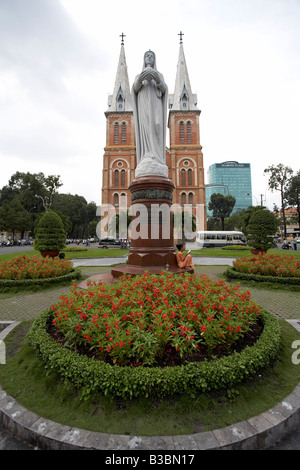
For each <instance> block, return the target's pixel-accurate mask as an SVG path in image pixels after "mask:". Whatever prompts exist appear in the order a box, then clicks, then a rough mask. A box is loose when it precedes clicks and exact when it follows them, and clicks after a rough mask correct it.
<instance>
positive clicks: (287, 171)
mask: <svg viewBox="0 0 300 470" xmlns="http://www.w3.org/2000/svg"><path fill="white" fill-rule="evenodd" d="M264 173H269V175H270V176H269V181H268V185H269V188H270V189H271V191H280V198H281V211H282V221H283V226H284V236H285V237H286V217H285V212H284V210H285V201H286V191H287V186H288V182H289V178H290V176H291V175H292V174H293V170H292V169H291V168H290V167H289V166H284V165H283V164H282V163H279V165H277V166H275V165H271V166H269V167H268V168H266V169H265V170H264Z"/></svg>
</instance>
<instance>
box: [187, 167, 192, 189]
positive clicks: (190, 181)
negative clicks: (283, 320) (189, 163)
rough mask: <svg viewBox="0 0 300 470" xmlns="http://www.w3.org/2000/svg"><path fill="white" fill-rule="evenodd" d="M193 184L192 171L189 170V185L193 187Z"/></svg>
mask: <svg viewBox="0 0 300 470" xmlns="http://www.w3.org/2000/svg"><path fill="white" fill-rule="evenodd" d="M192 184H193V179H192V169H191V168H189V169H188V185H189V186H192Z"/></svg>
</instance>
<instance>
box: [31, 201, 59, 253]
mask: <svg viewBox="0 0 300 470" xmlns="http://www.w3.org/2000/svg"><path fill="white" fill-rule="evenodd" d="M65 241H66V234H65V229H64V225H63V223H62V220H61V218H60V217H59V215H58V214H56V212H54V211H50V210H49V211H47V212H45V214H44V215H43V216H42V218H41V220H40V221H39V223H38V226H37V230H36V233H35V239H34V248H35V249H36V250H38V251H40V252H42V251H47V250H54V251H55V250H58V251H59V250H62V249H63V248H64V247H65Z"/></svg>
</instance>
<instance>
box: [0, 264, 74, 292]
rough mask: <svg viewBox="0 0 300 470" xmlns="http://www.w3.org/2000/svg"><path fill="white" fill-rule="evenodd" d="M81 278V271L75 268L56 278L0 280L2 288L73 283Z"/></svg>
mask: <svg viewBox="0 0 300 470" xmlns="http://www.w3.org/2000/svg"><path fill="white" fill-rule="evenodd" d="M79 277H80V270H79V269H78V268H75V269H73V270H72V271H70V272H69V273H67V274H64V275H62V276H56V277H46V278H38V279H0V288H3V287H20V286H34V285H36V286H42V285H47V284H55V283H57V282H64V281H72V280H73V279H79Z"/></svg>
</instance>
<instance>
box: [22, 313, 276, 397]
mask: <svg viewBox="0 0 300 470" xmlns="http://www.w3.org/2000/svg"><path fill="white" fill-rule="evenodd" d="M52 319H53V311H52V310H51V309H48V310H45V311H44V312H43V313H42V314H41V315H40V316H39V317H38V318H37V319H36V320H35V322H34V324H33V326H32V328H31V330H30V331H29V333H28V340H29V343H30V345H31V346H32V347H33V349H34V350H35V351H36V352H37V353H38V354H39V356H40V357H41V359H42V360H43V361H44V363H45V367H46V368H47V370H52V371H54V372H55V373H57V374H58V375H59V376H60V377H61V378H62V379H63V380H67V381H69V382H70V383H71V384H72V385H73V386H74V387H75V388H77V389H81V391H82V396H83V398H84V397H86V398H88V397H89V396H91V395H92V394H94V393H100V394H104V395H107V396H110V397H112V398H117V397H121V398H123V399H132V398H135V397H140V396H150V395H156V396H160V397H163V396H172V395H181V394H189V395H191V396H195V395H196V394H197V393H201V392H207V391H210V390H217V389H227V388H230V387H233V386H235V385H236V384H238V383H240V382H242V381H243V380H245V379H246V378H247V377H250V376H253V375H255V374H256V373H257V372H258V371H260V370H262V369H263V368H264V367H268V366H269V365H270V364H271V363H272V361H274V360H275V359H276V357H277V355H278V353H279V350H280V327H279V322H278V320H277V318H276V317H274V316H273V315H271V314H269V313H268V312H265V311H261V319H262V321H263V324H264V329H263V332H262V334H261V336H260V338H259V339H258V340H257V341H256V343H255V344H254V345H253V346H252V347H249V346H248V347H246V348H244V349H243V350H242V351H241V352H234V353H233V354H231V355H230V356H224V357H221V358H217V357H214V358H213V359H212V360H210V361H207V360H204V361H201V362H190V363H188V364H186V365H181V366H174V367H149V366H144V367H132V366H113V365H111V364H108V363H106V362H104V361H95V360H94V359H92V358H89V357H88V356H86V355H79V354H77V353H76V352H74V351H71V350H70V349H67V348H66V347H65V346H63V345H62V344H60V343H58V342H57V341H55V340H54V339H53V338H52V337H51V336H50V335H49V334H48V333H47V329H48V327H49V323H50V322H51V320H52Z"/></svg>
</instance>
